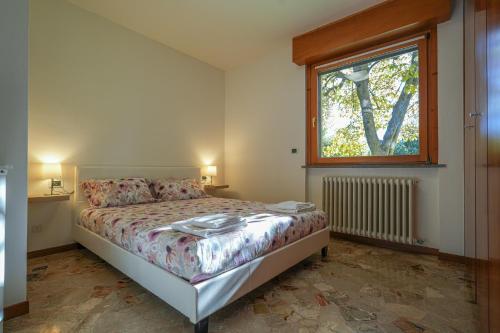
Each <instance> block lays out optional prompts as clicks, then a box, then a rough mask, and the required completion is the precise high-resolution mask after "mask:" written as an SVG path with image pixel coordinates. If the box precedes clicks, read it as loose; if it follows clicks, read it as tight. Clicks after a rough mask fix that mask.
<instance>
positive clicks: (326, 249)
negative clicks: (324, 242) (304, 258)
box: [321, 246, 328, 258]
mask: <svg viewBox="0 0 500 333" xmlns="http://www.w3.org/2000/svg"><path fill="white" fill-rule="evenodd" d="M321 257H323V258H326V257H328V246H325V247H324V248H322V249H321Z"/></svg>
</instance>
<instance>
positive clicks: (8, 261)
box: [0, 0, 28, 306]
mask: <svg viewBox="0 0 500 333" xmlns="http://www.w3.org/2000/svg"><path fill="white" fill-rule="evenodd" d="M27 125H28V0H7V1H0V165H3V164H8V165H12V166H13V169H12V170H10V171H9V173H8V176H7V206H6V230H5V233H6V234H5V247H6V249H5V289H4V292H5V295H4V302H5V304H4V305H5V306H9V305H12V304H17V303H20V302H23V301H25V300H26V278H25V277H26V210H27V209H26V192H27V140H28V132H27V128H28V126H27ZM1 282H3V281H1ZM0 306H1V304H0Z"/></svg>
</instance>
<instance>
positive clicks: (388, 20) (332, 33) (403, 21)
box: [293, 0, 452, 65]
mask: <svg viewBox="0 0 500 333" xmlns="http://www.w3.org/2000/svg"><path fill="white" fill-rule="evenodd" d="M451 13H452V0H387V1H385V2H383V3H381V4H379V5H376V6H373V7H370V8H368V9H366V10H363V11H361V12H359V13H356V14H353V15H351V16H348V17H346V18H343V19H341V20H338V21H335V22H333V23H330V24H327V25H324V26H322V27H320V28H317V29H315V30H312V31H310V32H307V33H305V34H303V35H300V36H297V37H294V39H293V62H294V63H296V64H297V65H305V64H311V63H314V62H318V61H321V60H323V59H326V58H330V57H335V56H339V55H343V54H346V53H349V52H353V51H356V50H358V49H362V48H368V47H371V46H373V45H376V44H380V43H383V42H385V41H388V40H391V39H394V38H398V37H400V36H403V35H407V34H408V33H411V32H412V31H418V30H422V29H427V28H431V27H433V26H435V25H436V24H438V23H442V22H445V21H447V20H449V19H450V17H451Z"/></svg>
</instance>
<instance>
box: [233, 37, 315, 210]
mask: <svg viewBox="0 0 500 333" xmlns="http://www.w3.org/2000/svg"><path fill="white" fill-rule="evenodd" d="M288 44H289V43H288V42H287V43H285V44H284V45H283V46H281V47H279V48H278V49H276V51H275V52H273V53H271V54H269V55H268V56H266V57H264V58H262V59H261V60H260V61H258V62H256V63H253V64H251V65H248V66H245V67H242V68H240V69H237V70H234V71H230V72H226V154H225V156H226V162H225V165H226V180H227V183H228V184H230V186H231V188H232V191H233V192H235V193H233V194H234V196H236V197H242V198H245V199H249V200H261V201H278V200H283V199H286V198H289V199H295V200H304V199H305V179H304V175H305V170H304V169H301V166H302V165H303V164H304V153H305V143H304V138H305V125H304V118H305V111H304V110H305V99H304V96H305V77H304V69H303V68H300V67H297V66H295V65H293V64H292V62H291V55H292V53H291V50H290V47H289V45H288ZM291 148H297V149H298V152H297V154H291Z"/></svg>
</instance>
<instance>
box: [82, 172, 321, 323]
mask: <svg viewBox="0 0 500 333" xmlns="http://www.w3.org/2000/svg"><path fill="white" fill-rule="evenodd" d="M152 171H153V172H152ZM153 174H154V175H153ZM160 174H161V176H160ZM196 175H197V176H198V177H199V169H198V168H168V167H156V168H154V170H153V169H151V168H143V167H140V168H137V167H136V168H123V167H79V168H77V170H76V177H75V179H76V181H77V184H78V183H79V181H81V180H83V179H90V178H95V179H97V178H119V177H146V178H147V177H150V178H153V177H169V176H176V177H181V176H182V177H192V176H196ZM77 188H78V186H75V189H77ZM81 199H82V198H81V197H80V194H78V193H75V201H76V202H75V207H76V210H75V212H76V213H78V212H79V210H81V208H82V206H84V205H85V204H84V203H83V202H82V201H81ZM76 218H78V214H76V217H75V223H73V238H74V239H75V241H76V242H78V243H80V244H81V245H83V246H85V247H86V248H87V249H89V250H90V251H92V252H93V253H95V254H96V255H98V256H99V257H101V258H102V259H103V260H105V261H106V262H108V263H109V264H111V265H112V266H113V267H115V268H116V269H118V270H120V271H121V272H123V273H124V274H125V275H127V276H129V277H130V278H131V279H132V280H134V281H136V282H137V283H138V284H140V285H141V286H143V287H144V288H146V289H147V290H149V291H150V292H152V293H153V294H155V295H156V296H158V297H159V298H161V299H162V300H163V301H165V302H166V303H168V304H169V305H171V306H172V307H174V308H175V309H177V310H178V311H179V312H181V313H182V314H183V315H185V316H186V317H188V318H189V320H190V321H191V322H192V323H193V324H198V323H200V322H201V321H202V320H204V319H205V318H208V316H209V315H211V314H213V313H214V312H216V311H217V310H219V309H221V308H222V307H224V306H225V305H227V304H229V303H231V302H233V301H235V300H237V299H238V298H240V297H242V296H243V295H245V294H247V293H248V292H250V291H252V290H254V289H255V288H257V287H259V286H260V285H262V284H263V283H265V282H267V281H269V280H271V279H272V278H274V277H275V276H277V275H278V274H280V273H282V272H284V271H285V270H287V269H288V268H290V267H292V266H294V265H295V264H297V263H299V262H300V261H302V260H304V259H305V258H307V257H309V256H310V255H312V254H313V253H315V252H318V251H320V250H321V249H323V248H326V247H327V246H328V241H329V235H330V233H329V230H328V229H323V230H320V231H317V232H315V233H313V234H311V235H308V236H306V237H304V238H302V239H300V240H298V241H296V242H294V243H292V244H289V245H287V246H285V247H282V248H280V249H278V250H276V251H273V252H271V253H269V254H267V255H265V256H262V257H259V258H256V259H254V260H252V261H250V262H248V263H246V264H244V265H242V266H239V267H237V268H234V269H232V270H230V271H227V272H225V273H222V274H220V275H218V276H215V277H213V278H211V279H208V280H205V281H202V282H200V283H196V284H191V283H189V282H187V281H186V280H184V279H182V278H179V277H178V276H176V275H174V274H172V273H169V272H167V271H166V270H164V269H162V268H160V267H158V266H156V265H154V264H151V263H149V262H148V261H146V260H144V259H143V258H141V257H139V256H136V255H135V254H133V253H131V252H128V251H126V250H124V249H122V248H121V247H119V246H118V245H116V244H114V243H112V242H110V241H109V240H107V239H105V238H103V237H101V236H99V235H98V234H96V233H93V232H91V231H89V230H87V229H85V228H84V227H81V226H80V225H78V224H76Z"/></svg>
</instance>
